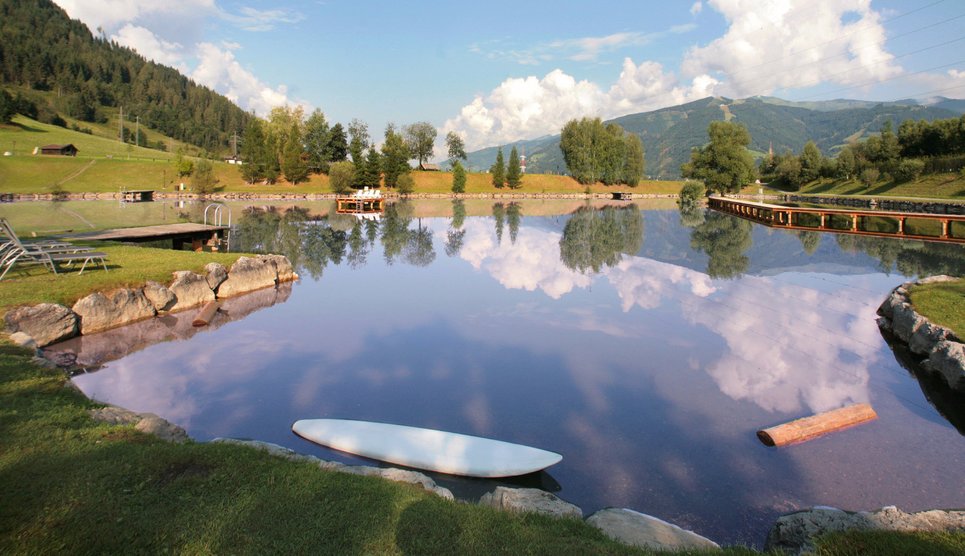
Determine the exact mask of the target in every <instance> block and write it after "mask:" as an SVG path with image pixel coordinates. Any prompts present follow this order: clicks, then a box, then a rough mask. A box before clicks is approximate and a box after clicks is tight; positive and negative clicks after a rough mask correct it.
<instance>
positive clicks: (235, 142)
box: [231, 131, 238, 158]
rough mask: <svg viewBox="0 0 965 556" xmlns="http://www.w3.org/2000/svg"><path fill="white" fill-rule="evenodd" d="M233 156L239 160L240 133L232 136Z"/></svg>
mask: <svg viewBox="0 0 965 556" xmlns="http://www.w3.org/2000/svg"><path fill="white" fill-rule="evenodd" d="M231 156H232V158H238V132H237V131H236V132H234V134H233V135H232V136H231Z"/></svg>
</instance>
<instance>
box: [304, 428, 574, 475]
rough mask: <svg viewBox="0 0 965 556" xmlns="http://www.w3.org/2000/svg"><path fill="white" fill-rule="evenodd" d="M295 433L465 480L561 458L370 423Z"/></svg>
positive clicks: (531, 467) (534, 450)
mask: <svg viewBox="0 0 965 556" xmlns="http://www.w3.org/2000/svg"><path fill="white" fill-rule="evenodd" d="M292 430H293V431H294V432H295V434H297V435H299V436H301V437H303V438H305V439H307V440H311V441H312V442H315V443H318V444H321V445H323V446H328V447H330V448H335V449H336V450H341V451H343V452H348V453H350V454H355V455H359V456H364V457H367V458H372V459H377V460H381V461H387V462H389V463H395V464H398V465H404V466H406V467H413V468H416V469H426V470H429V471H438V472H440V473H449V474H452V475H465V476H467V477H513V476H516V475H525V474H526V473H532V472H534V471H539V470H540V469H545V468H547V467H549V466H551V465H554V464H556V463H559V461H560V460H562V459H563V456H561V455H559V454H556V453H553V452H548V451H546V450H540V449H539V448H533V447H531V446H523V445H521V444H512V443H510V442H503V441H501V440H492V439H489V438H480V437H478V436H469V435H466V434H458V433H454V432H444V431H438V430H432V429H421V428H417V427H407V426H404V425H392V424H388V423H373V422H371V421H352V420H347V419H303V420H301V421H295V424H294V425H292Z"/></svg>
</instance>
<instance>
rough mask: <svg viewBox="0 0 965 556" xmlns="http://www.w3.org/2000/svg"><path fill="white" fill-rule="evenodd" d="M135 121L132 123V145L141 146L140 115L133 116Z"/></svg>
mask: <svg viewBox="0 0 965 556" xmlns="http://www.w3.org/2000/svg"><path fill="white" fill-rule="evenodd" d="M135 118H136V120H135V121H136V123H135V124H134V146H135V147H140V146H141V117H140V116H135Z"/></svg>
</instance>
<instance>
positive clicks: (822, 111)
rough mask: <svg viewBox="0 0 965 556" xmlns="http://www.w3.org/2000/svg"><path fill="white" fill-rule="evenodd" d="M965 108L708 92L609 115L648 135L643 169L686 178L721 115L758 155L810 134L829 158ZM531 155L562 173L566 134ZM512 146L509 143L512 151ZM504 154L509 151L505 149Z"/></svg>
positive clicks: (531, 143) (936, 102)
mask: <svg viewBox="0 0 965 556" xmlns="http://www.w3.org/2000/svg"><path fill="white" fill-rule="evenodd" d="M963 113H965V100H959V99H949V98H944V97H937V98H932V99H928V100H915V99H908V100H899V101H894V102H872V101H863V100H849V99H838V100H827V101H813V102H794V101H788V100H783V99H779V98H775V97H751V98H746V99H729V98H724V97H707V98H703V99H700V100H696V101H693V102H689V103H687V104H681V105H679V106H672V107H669V108H661V109H660V110H654V111H651V112H641V113H638V114H629V115H626V116H621V117H619V118H614V119H612V120H608V121H607V122H606V123H610V122H613V123H616V124H619V125H620V126H621V127H623V129H624V130H626V131H628V132H630V133H635V134H637V135H639V136H640V139H641V140H642V141H643V146H644V150H645V159H646V167H645V173H646V174H647V175H648V176H650V177H652V178H658V179H674V178H679V177H680V165H681V164H683V163H684V162H686V161H688V160H689V159H690V150H691V149H692V148H694V147H700V146H702V145H703V144H705V143H706V142H707V126H708V125H709V124H710V122H712V121H715V120H726V121H734V122H738V123H741V124H743V125H744V126H746V127H747V129H748V131H749V132H750V134H751V145H750V150H751V151H752V152H753V153H754V154H755V156H757V157H762V156H764V155H766V154H767V153H768V152H769V151H770V150H773V152H774V153H781V152H784V151H785V150H788V149H790V150H791V151H794V152H795V153H799V152H800V151H801V149H802V148H803V147H804V144H805V143H807V142H808V141H809V140H811V141H814V142H815V143H816V144H817V146H818V148H820V149H821V151H822V152H823V153H824V154H825V155H826V156H834V155H835V154H836V153H837V151H838V150H839V149H840V148H841V147H842V146H844V145H845V144H847V143H848V142H849V141H854V140H858V139H861V138H862V137H867V136H868V135H870V134H873V133H876V132H878V131H880V130H881V128H882V126H883V125H884V124H885V122H887V121H890V122H892V125H893V126H894V129H896V130H897V128H898V125H899V124H900V123H901V122H902V121H904V120H907V119H916V120H921V119H924V120H935V119H945V118H954V117H958V116H960V115H962V114H963ZM514 145H515V146H516V147H517V149H518V150H520V152H521V153H523V154H525V155H526V171H527V172H529V173H551V174H561V173H565V172H566V164H565V163H564V161H563V154H562V152H561V151H560V136H559V135H549V136H544V137H540V138H538V139H532V140H528V141H519V142H517V143H514ZM510 147H511V145H506V146H505V149H506V150H508V149H509V148H510ZM499 148H501V147H489V148H485V149H481V150H478V151H473V152H471V153H469V156H468V160H467V166H468V167H469V168H470V169H471V170H473V171H486V170H487V169H489V167H490V166H492V164H493V163H494V162H495V160H496V152H497V150H498V149H499ZM504 154H506V153H504Z"/></svg>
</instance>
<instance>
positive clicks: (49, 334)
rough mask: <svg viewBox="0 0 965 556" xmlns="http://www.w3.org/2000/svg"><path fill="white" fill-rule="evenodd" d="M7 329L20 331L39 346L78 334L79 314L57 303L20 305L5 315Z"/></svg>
mask: <svg viewBox="0 0 965 556" xmlns="http://www.w3.org/2000/svg"><path fill="white" fill-rule="evenodd" d="M4 321H5V322H6V325H7V331H9V332H11V333H17V332H20V333H22V334H26V335H27V336H30V338H32V339H33V341H34V342H35V344H36V346H37V347H43V346H46V345H49V344H53V343H56V342H59V341H61V340H66V339H67V338H70V337H72V336H75V335H77V315H76V314H74V312H73V311H71V310H70V309H68V308H67V307H64V306H63V305H57V304H56V303H41V304H40V305H34V306H32V307H18V308H16V309H13V310H12V311H10V312H8V313H7V314H6V316H5V317H4Z"/></svg>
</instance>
